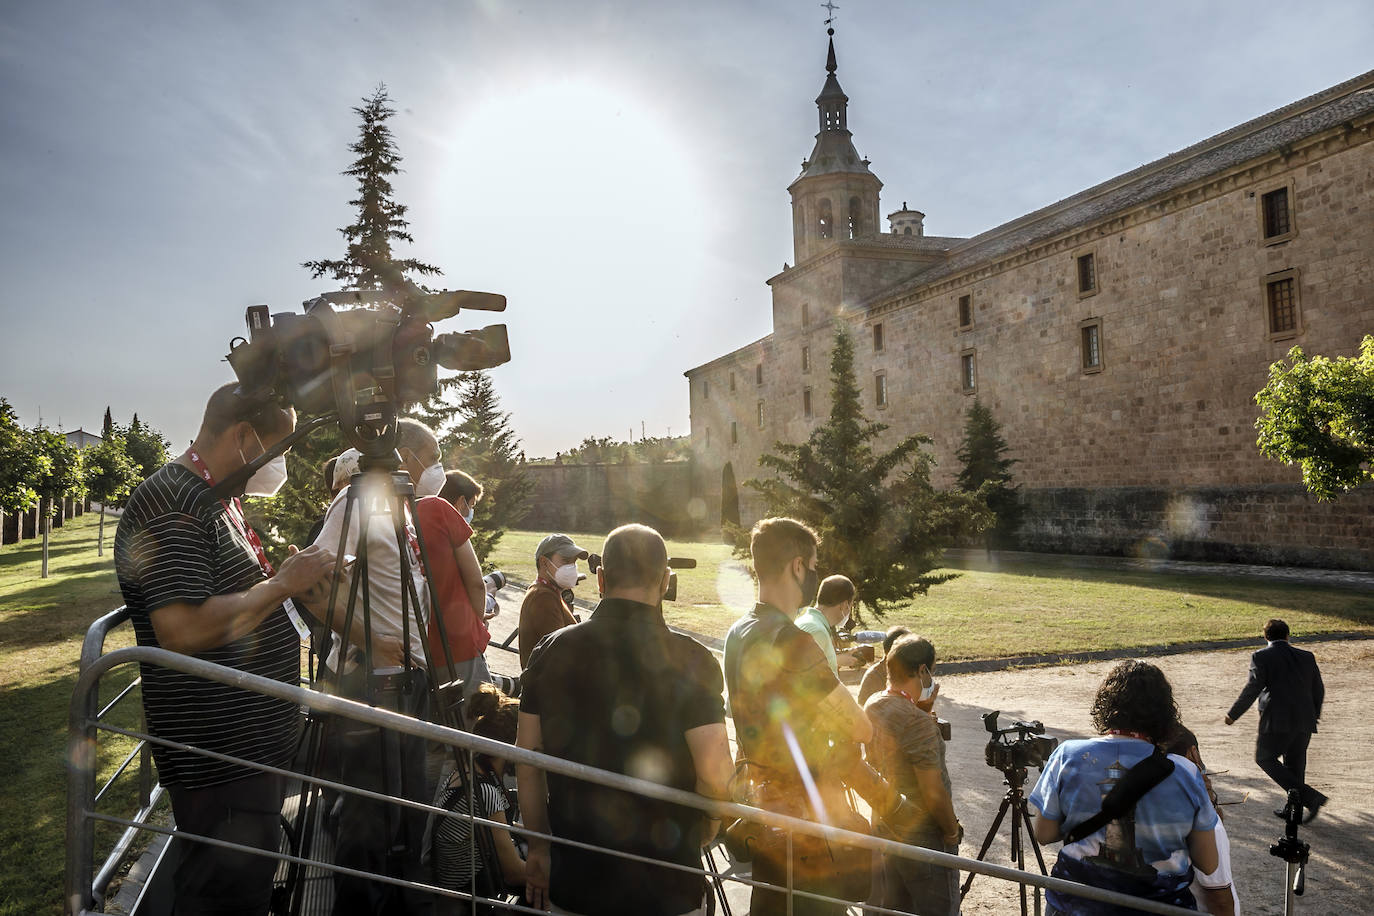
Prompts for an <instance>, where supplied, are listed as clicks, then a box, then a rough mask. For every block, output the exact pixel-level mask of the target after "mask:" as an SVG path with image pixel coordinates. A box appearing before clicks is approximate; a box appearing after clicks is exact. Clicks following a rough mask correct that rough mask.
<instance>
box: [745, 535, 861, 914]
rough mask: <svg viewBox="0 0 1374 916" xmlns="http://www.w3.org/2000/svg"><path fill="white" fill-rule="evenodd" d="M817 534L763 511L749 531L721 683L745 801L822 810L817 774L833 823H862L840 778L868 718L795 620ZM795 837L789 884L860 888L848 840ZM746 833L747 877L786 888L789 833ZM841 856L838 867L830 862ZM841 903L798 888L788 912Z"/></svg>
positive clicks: (775, 893) (762, 901) (769, 904)
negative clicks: (745, 607)
mask: <svg viewBox="0 0 1374 916" xmlns="http://www.w3.org/2000/svg"><path fill="white" fill-rule="evenodd" d="M819 543H820V539H819V538H818V537H817V535H816V532H814V531H813V530H811V529H810V528H808V527H807V526H806V525H804V524H802V523H801V522H798V521H796V520H794V519H790V518H767V519H764V520H762V521H760V522H759V523H758V524H756V525H755V526H754V530H753V532H752V534H751V537H750V544H749V549H750V554H751V555H752V557H753V562H754V572H755V574H756V576H757V578H758V603H757V604H756V605H755V606H754V609H753V610H752V611H750V612H749V613H748V614H746V615H745V616H744V617H741V618H740V619H739V620H737V621H736V622H735V624H734V625H733V626H732V627H730V632H729V633H728V634H727V635H726V637H725V683H726V686H727V688H728V689H729V694H730V711H731V715H732V716H733V717H734V720H735V733H736V736H737V738H738V741H739V757H738V762H739V763H740V764H741V765H743V766H744V767H745V769H746V771H747V773H748V776H749V779H750V782H751V787H752V793H753V797H752V801H751V803H752V804H755V805H757V806H759V807H761V808H766V809H768V810H770V811H775V812H778V813H780V814H788V815H792V816H796V817H805V818H810V819H815V818H817V817H818V814H819V812H818V811H817V810H816V805H815V803H814V801H811V800H808V794H807V783H808V782H811V781H812V780H813V779H814V785H815V788H816V791H817V792H818V794H819V801H820V802H821V803H822V804H823V805H824V807H825V809H826V812H827V813H828V815H829V820H830V823H832V824H835V825H837V826H843V827H848V828H850V829H855V828H857V829H859V830H863V831H867V827H868V825H867V823H866V821H865V820H864V819H863V818H862V817H861V816H859V815H858V814H857V813H855V812H854V811H853V809H851V808H850V807H849V802H848V799H847V798H846V795H845V791H844V781H843V780H844V779H845V778H846V775H847V773H848V771H849V770H850V769H851V766H852V764H853V763H854V762H855V761H856V760H857V757H858V755H857V748H858V745H859V744H860V743H862V742H866V741H868V740H869V739H871V738H872V736H873V726H872V725H871V724H870V723H869V721H868V718H867V717H866V716H865V715H864V713H863V710H862V709H860V708H859V704H857V703H855V702H854V697H853V695H852V694H850V692H849V690H848V689H847V688H846V687H845V686H844V685H843V684H841V683H840V682H839V679H838V678H836V676H835V673H834V672H833V671H831V670H830V665H829V663H828V662H827V660H826V657H825V655H824V654H823V653H822V652H821V650H820V647H819V646H817V645H816V641H815V640H814V639H812V638H811V637H810V636H809V635H808V634H807V633H805V632H803V631H802V630H800V629H798V628H797V626H796V624H794V623H793V622H792V618H793V617H794V616H795V615H796V613H797V611H798V610H799V609H800V608H802V607H805V606H806V605H809V604H811V603H813V602H814V601H815V600H816V594H817V591H818V590H819V587H820V580H819V577H818V576H817V574H816V549H817V547H818V545H819ZM832 738H833V739H834V742H835V745H836V748H835V749H834V750H832V748H831V740H832ZM793 748H795V749H796V750H797V751H798V752H799V753H800V757H798V756H796V755H795V754H794V751H793ZM842 757H843V758H844V760H843V762H840V758H842ZM857 762H858V763H860V764H861V763H862V761H861V760H859V761H857ZM732 829H734V828H732ZM793 839H794V844H793V856H792V859H793V861H792V876H793V886H794V887H795V888H796V889H798V890H803V891H810V892H813V893H818V894H824V895H826V896H831V897H841V898H846V897H847V898H849V899H857V898H859V897H862V896H864V895H865V894H866V893H867V891H868V887H869V874H870V871H871V865H870V861H871V859H870V856H869V854H868V853H867V851H862V850H860V851H859V853H860V854H859V855H851V854H846V853H847V852H852V851H853V850H854V847H842V846H838V845H837V846H834V847H832V846H831V845H830V844H829V843H827V842H825V841H823V840H819V839H815V838H812V837H806V836H803V835H797V836H795V837H794V838H793ZM750 840H751V843H750V845H751V846H752V847H753V852H752V855H753V875H754V878H755V880H758V881H765V882H767V883H769V884H772V885H775V886H778V887H783V886H786V884H787V881H788V862H787V854H786V837H785V836H777V835H776V834H775V833H773V832H771V831H763V832H762V833H761V834H760V835H759V836H758V837H757V838H754V837H751V838H750ZM760 844H761V845H760ZM839 856H843V864H841V863H839V862H837V857H839ZM856 890H857V894H856V893H854V891H856ZM845 909H846V907H845V905H844V904H839V903H824V902H820V901H816V900H812V899H810V898H806V897H795V898H793V900H792V910H791V911H792V912H793V913H794V914H796V916H841V914H843V913H844V912H845ZM749 912H750V913H751V914H753V916H781V914H784V913H786V912H788V900H787V895H786V894H785V893H783V892H782V891H779V890H773V889H768V888H762V887H755V888H754V889H753V891H752V894H751V897H750V908H749Z"/></svg>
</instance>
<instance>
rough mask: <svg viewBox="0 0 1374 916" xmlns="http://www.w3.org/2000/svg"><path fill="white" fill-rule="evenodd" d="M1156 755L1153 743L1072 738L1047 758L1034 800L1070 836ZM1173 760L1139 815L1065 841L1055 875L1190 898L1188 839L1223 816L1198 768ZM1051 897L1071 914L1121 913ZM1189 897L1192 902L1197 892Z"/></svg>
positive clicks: (1141, 804)
mask: <svg viewBox="0 0 1374 916" xmlns="http://www.w3.org/2000/svg"><path fill="white" fill-rule="evenodd" d="M1153 750H1154V747H1153V746H1152V745H1151V744H1150V743H1149V742H1147V741H1142V740H1140V739H1138V738H1124V737H1118V736H1114V735H1107V736H1103V737H1100V738H1090V739H1087V740H1084V741H1065V742H1064V743H1063V744H1061V745H1059V747H1058V748H1056V749H1055V752H1054V753H1053V754H1052V755H1051V756H1050V759H1049V760H1048V761H1046V763H1045V767H1044V769H1043V770H1042V771H1041V773H1040V779H1039V781H1037V782H1036V784H1035V789H1034V790H1033V791H1032V792H1031V794H1030V803H1031V804H1032V805H1034V806H1035V807H1036V809H1038V810H1039V811H1040V813H1041V814H1043V815H1044V816H1045V817H1047V818H1049V819H1050V820H1055V821H1061V822H1062V829H1063V831H1064V832H1065V833H1067V832H1068V831H1069V830H1071V829H1073V828H1074V827H1075V826H1077V825H1078V824H1081V823H1083V822H1084V821H1086V820H1088V819H1089V818H1090V817H1092V816H1093V815H1095V814H1097V813H1098V812H1099V811H1101V810H1102V799H1103V798H1105V797H1106V795H1107V793H1108V792H1110V791H1111V789H1112V786H1114V785H1115V784H1116V781H1117V780H1118V779H1120V778H1121V777H1122V776H1123V775H1125V773H1126V771H1127V770H1128V769H1130V768H1131V767H1133V766H1135V765H1136V764H1137V763H1139V762H1140V761H1141V760H1144V759H1145V758H1146V757H1148V756H1149V755H1150V753H1151V752H1152V751H1153ZM1169 759H1170V760H1172V761H1173V762H1174V771H1173V773H1171V774H1170V775H1169V776H1168V778H1166V779H1165V780H1164V781H1163V782H1161V783H1160V784H1159V785H1157V786H1155V787H1154V788H1153V789H1151V790H1150V791H1149V792H1147V793H1146V794H1145V796H1144V797H1143V798H1142V799H1140V801H1139V802H1137V803H1136V806H1135V811H1134V812H1132V814H1130V815H1128V816H1127V817H1124V818H1121V819H1119V820H1115V821H1112V822H1111V823H1109V824H1107V826H1105V827H1103V828H1102V829H1101V830H1098V831H1097V832H1096V833H1093V834H1091V835H1089V836H1087V837H1085V838H1084V839H1082V840H1079V841H1078V842H1077V843H1068V844H1065V846H1064V848H1063V849H1061V850H1060V852H1059V858H1058V860H1057V861H1056V862H1055V866H1054V871H1053V874H1054V875H1055V876H1057V877H1062V878H1068V879H1070V880H1073V881H1078V882H1079V883H1082V884H1089V885H1092V886H1093V887H1101V888H1108V889H1111V890H1119V891H1121V892H1123V893H1128V894H1131V895H1133V896H1137V897H1147V898H1150V899H1157V900H1166V901H1170V902H1173V901H1174V900H1175V899H1181V898H1182V896H1183V895H1185V894H1187V890H1188V885H1189V883H1191V881H1192V877H1193V866H1192V861H1191V859H1190V858H1189V856H1188V834H1189V833H1191V832H1192V831H1194V830H1211V829H1213V828H1215V827H1216V825H1217V814H1216V809H1214V808H1213V807H1212V804H1211V802H1210V801H1209V800H1208V798H1207V789H1206V787H1205V786H1204V785H1203V782H1202V776H1201V775H1200V774H1199V773H1198V771H1197V767H1195V766H1193V764H1192V763H1190V762H1189V761H1188V760H1186V759H1184V758H1183V757H1180V756H1178V755H1177V754H1170V755H1169ZM1047 898H1048V900H1049V901H1050V903H1052V904H1053V905H1054V906H1056V907H1058V908H1059V909H1061V910H1063V911H1064V912H1066V913H1074V914H1090V913H1109V912H1115V909H1114V908H1111V907H1105V906H1104V905H1103V904H1093V903H1090V902H1089V901H1086V900H1083V899H1081V898H1077V897H1068V896H1064V895H1061V894H1058V893H1055V892H1053V891H1051V892H1049V894H1048V895H1047ZM1187 899H1188V901H1190V902H1191V900H1192V897H1191V895H1187Z"/></svg>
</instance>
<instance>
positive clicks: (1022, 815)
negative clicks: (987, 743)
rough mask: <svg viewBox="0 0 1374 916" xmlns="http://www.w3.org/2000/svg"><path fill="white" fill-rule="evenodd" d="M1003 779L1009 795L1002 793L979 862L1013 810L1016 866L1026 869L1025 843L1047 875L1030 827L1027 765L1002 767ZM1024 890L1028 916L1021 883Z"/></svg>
mask: <svg viewBox="0 0 1374 916" xmlns="http://www.w3.org/2000/svg"><path fill="white" fill-rule="evenodd" d="M1002 781H1003V783H1004V784H1005V785H1006V787H1007V791H1006V794H1005V795H1003V796H1002V804H1001V806H1000V807H999V808H998V809H997V817H996V818H994V819H993V822H992V826H991V827H989V828H988V832H987V836H985V837H983V846H982V848H981V849H979V850H978V861H979V862H982V861H983V860H984V857H985V856H986V855H987V854H988V849H989V848H990V847H991V846H992V840H993V837H995V836H997V828H999V827H1001V826H1002V819H1003V818H1005V817H1006V816H1007V812H1008V811H1011V812H1012V816H1011V860H1012V861H1013V862H1015V863H1016V867H1017V868H1019V869H1021V870H1022V871H1025V870H1026V845H1027V843H1028V844H1029V845H1030V848H1031V849H1032V850H1034V852H1035V861H1036V863H1037V864H1039V866H1040V874H1042V875H1048V874H1049V871H1048V870H1046V868H1045V857H1044V856H1043V855H1041V854H1040V844H1039V843H1037V842H1036V841H1035V830H1034V828H1033V827H1032V826H1031V818H1030V810H1029V809H1028V808H1027V807H1026V794H1025V792H1024V791H1022V789H1023V787H1024V786H1025V784H1026V768H1025V767H1013V768H1011V769H1007V770H1002ZM1023 827H1024V828H1025V831H1026V839H1025V840H1024V841H1023V840H1022V839H1021V830H1022V828H1023ZM976 877H977V875H976V874H975V873H973V872H970V873H969V876H968V877H967V878H965V879H964V886H963V887H962V888H960V889H959V899H960V900H963V899H964V898H965V897H967V896H968V889H969V888H970V887H971V886H972V885H973V879H974V878H976ZM1019 887H1020V889H1021V916H1027V907H1026V886H1025V885H1024V884H1022V885H1019ZM1035 916H1040V889H1039V888H1036V889H1035Z"/></svg>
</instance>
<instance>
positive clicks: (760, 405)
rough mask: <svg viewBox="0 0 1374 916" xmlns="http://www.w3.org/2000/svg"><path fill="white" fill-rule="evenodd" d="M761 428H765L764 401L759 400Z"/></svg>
mask: <svg viewBox="0 0 1374 916" xmlns="http://www.w3.org/2000/svg"><path fill="white" fill-rule="evenodd" d="M759 429H763V402H762V401H759Z"/></svg>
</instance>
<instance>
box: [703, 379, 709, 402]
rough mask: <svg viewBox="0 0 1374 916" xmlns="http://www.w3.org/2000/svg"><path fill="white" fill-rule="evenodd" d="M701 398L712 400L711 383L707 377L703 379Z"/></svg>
mask: <svg viewBox="0 0 1374 916" xmlns="http://www.w3.org/2000/svg"><path fill="white" fill-rule="evenodd" d="M701 399H702V400H703V401H709V400H711V383H710V382H709V381H707V380H706V379H702V380H701Z"/></svg>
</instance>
